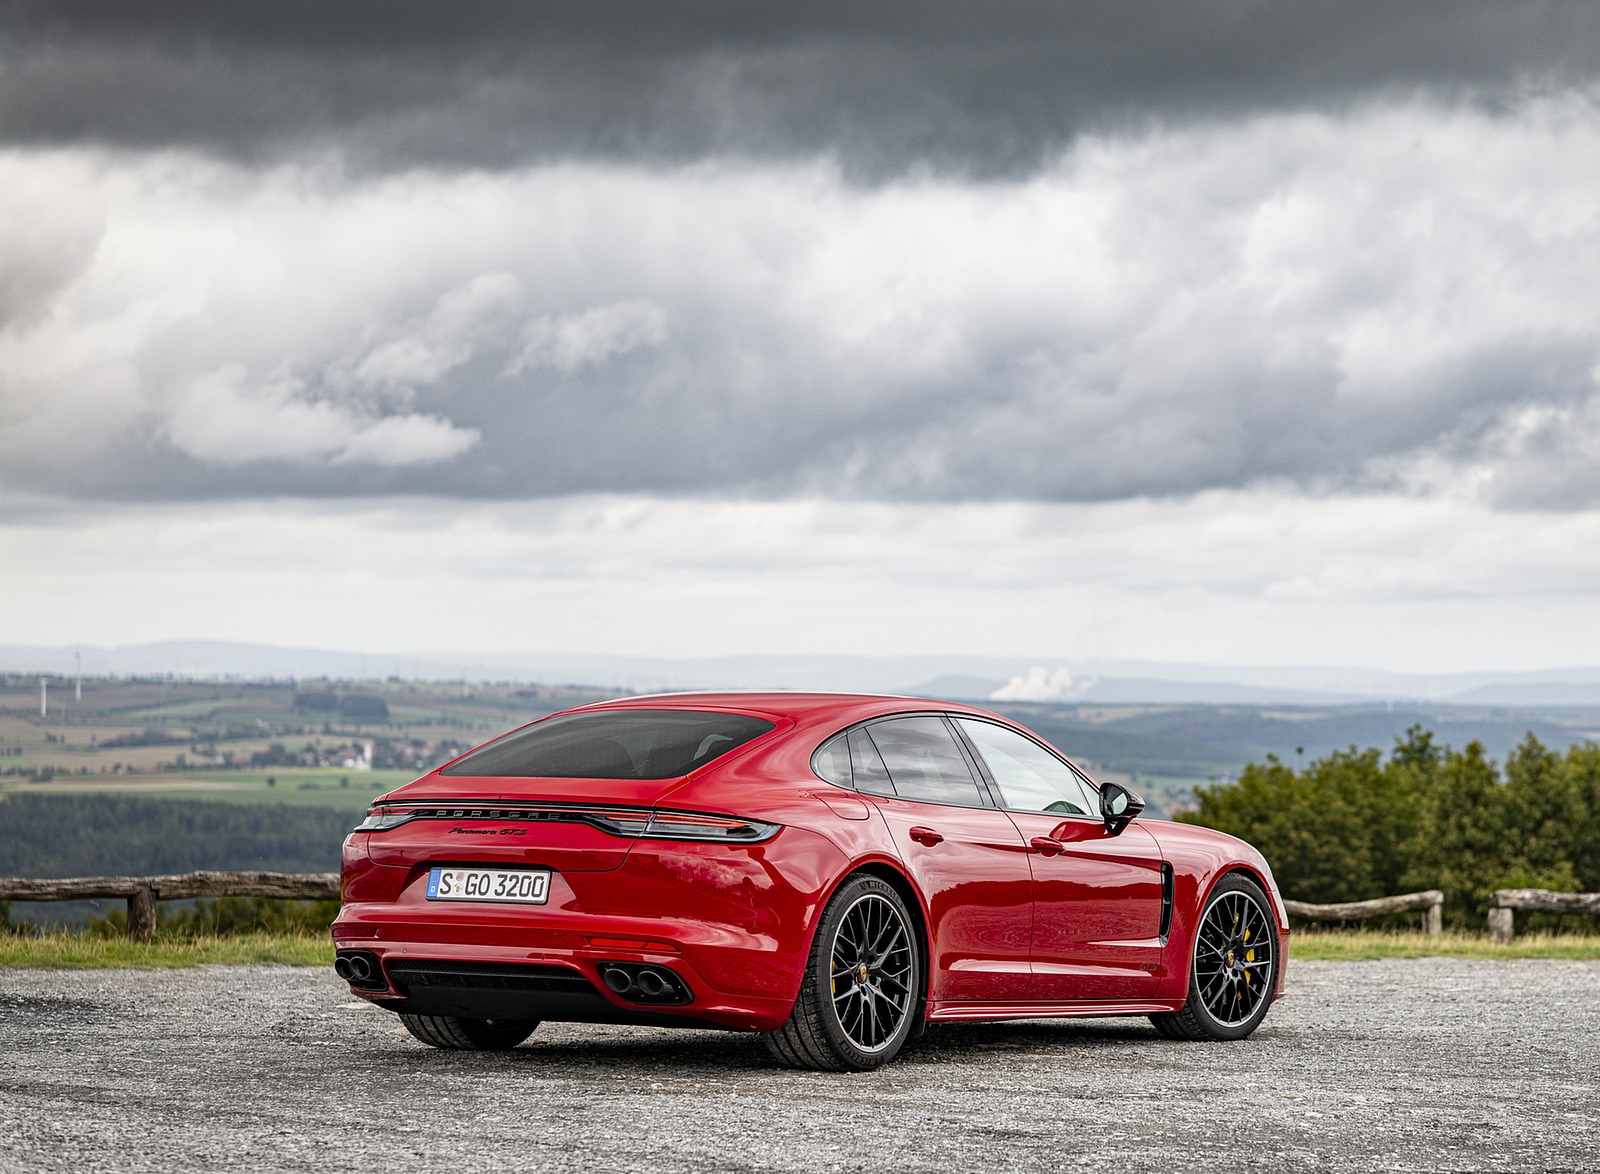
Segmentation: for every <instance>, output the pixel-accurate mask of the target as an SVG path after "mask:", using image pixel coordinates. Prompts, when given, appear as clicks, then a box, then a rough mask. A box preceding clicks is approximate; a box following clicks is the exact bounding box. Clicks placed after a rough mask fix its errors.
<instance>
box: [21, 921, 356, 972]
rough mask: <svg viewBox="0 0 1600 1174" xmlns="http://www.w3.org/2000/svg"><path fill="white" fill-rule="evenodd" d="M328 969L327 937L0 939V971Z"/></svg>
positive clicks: (63, 935)
mask: <svg viewBox="0 0 1600 1174" xmlns="http://www.w3.org/2000/svg"><path fill="white" fill-rule="evenodd" d="M219 962H226V963H234V964H241V963H243V964H252V965H279V966H332V965H333V942H332V941H331V940H330V939H329V938H328V936H327V935H326V934H318V935H316V936H311V935H309V934H272V933H246V934H230V935H228V936H225V937H196V938H165V939H163V938H161V937H157V938H156V940H154V941H151V942H130V941H128V940H127V939H126V938H120V937H100V936H98V935H94V934H82V933H68V932H64V931H60V930H57V931H52V932H50V933H46V934H41V935H40V936H39V937H33V936H31V935H26V936H25V935H22V934H16V935H11V934H0V969H25V970H109V969H134V970H170V969H173V968H176V967H184V966H206V965H210V964H212V963H219Z"/></svg>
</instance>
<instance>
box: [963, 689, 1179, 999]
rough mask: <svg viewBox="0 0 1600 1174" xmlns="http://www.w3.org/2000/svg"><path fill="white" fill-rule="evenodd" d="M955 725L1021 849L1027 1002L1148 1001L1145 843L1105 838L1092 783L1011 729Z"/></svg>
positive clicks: (1153, 866)
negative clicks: (1027, 905) (1027, 924)
mask: <svg viewBox="0 0 1600 1174" xmlns="http://www.w3.org/2000/svg"><path fill="white" fill-rule="evenodd" d="M956 726H957V728H959V729H960V731H961V732H962V734H963V735H964V736H965V737H966V739H967V742H968V744H969V745H970V746H971V747H972V748H973V750H974V751H975V752H976V754H977V757H978V759H979V761H980V762H981V764H982V765H983V767H984V768H985V770H986V771H987V772H988V775H989V782H990V784H991V788H992V789H993V790H994V791H995V792H996V793H997V795H998V797H999V799H1000V801H1001V802H1002V803H1003V804H1004V806H1005V808H1006V812H1007V814H1008V815H1009V816H1010V818H1011V820H1012V822H1013V823H1014V824H1015V825H1016V828H1017V831H1018V833H1019V834H1020V836H1021V837H1022V839H1023V841H1024V842H1025V843H1026V844H1027V845H1028V846H1029V854H1028V861H1029V864H1030V866H1031V871H1032V876H1033V932H1032V935H1031V940H1032V948H1031V950H1030V955H1029V957H1030V961H1031V965H1032V970H1033V981H1032V983H1031V984H1030V985H1029V987H1028V997H1029V998H1030V999H1042V1000H1050V1001H1063V1000H1073V999H1096V1000H1101V999H1138V998H1142V997H1148V995H1149V992H1150V991H1151V990H1152V989H1153V988H1154V986H1155V984H1156V979H1157V974H1158V972H1159V970H1160V964H1161V951H1162V942H1161V917H1162V890H1163V885H1162V867H1161V865H1162V860H1161V849H1160V847H1159V845H1157V843H1156V840H1155V837H1154V836H1152V835H1150V833H1149V832H1147V831H1145V830H1144V829H1143V828H1142V827H1140V826H1139V825H1138V823H1137V822H1135V823H1131V824H1129V825H1128V826H1127V827H1126V828H1125V829H1124V830H1123V831H1122V833H1121V834H1120V835H1116V836H1113V835H1112V834H1111V833H1110V832H1109V831H1108V830H1107V829H1106V826H1105V824H1104V823H1103V822H1102V821H1101V820H1100V819H1099V818H1098V816H1097V815H1096V811H1097V809H1098V792H1097V791H1095V789H1094V787H1093V785H1092V784H1091V783H1089V782H1088V780H1086V779H1084V778H1083V777H1082V776H1081V775H1079V774H1078V773H1077V772H1076V771H1075V770H1073V769H1072V767H1071V766H1070V765H1068V764H1067V763H1065V762H1063V761H1062V760H1061V759H1059V758H1057V757H1056V756H1055V755H1054V754H1052V753H1051V752H1050V751H1049V750H1047V749H1046V748H1045V747H1044V746H1042V745H1040V744H1039V743H1037V742H1035V741H1033V740H1032V739H1030V738H1027V737H1024V736H1023V735H1022V734H1021V733H1019V732H1017V731H1016V730H1013V729H1010V728H1009V727H1006V726H1002V725H1000V724H998V723H996V722H986V721H980V720H977V719H970V718H964V717H963V718H957V719H956Z"/></svg>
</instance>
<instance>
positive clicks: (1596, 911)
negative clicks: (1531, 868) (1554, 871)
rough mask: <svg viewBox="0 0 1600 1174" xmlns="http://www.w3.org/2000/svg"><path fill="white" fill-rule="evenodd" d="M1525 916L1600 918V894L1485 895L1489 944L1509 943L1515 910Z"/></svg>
mask: <svg viewBox="0 0 1600 1174" xmlns="http://www.w3.org/2000/svg"><path fill="white" fill-rule="evenodd" d="M1518 909H1521V910H1523V911H1525V912H1528V913H1587V914H1590V915H1591V916H1597V917H1600V893H1552V892H1551V891H1550V890H1549V889H1496V890H1495V891H1494V892H1492V893H1490V894H1489V940H1490V941H1491V942H1501V943H1505V942H1509V941H1510V940H1511V935H1512V933H1513V932H1515V926H1514V921H1515V919H1516V912H1515V911H1516V910H1518Z"/></svg>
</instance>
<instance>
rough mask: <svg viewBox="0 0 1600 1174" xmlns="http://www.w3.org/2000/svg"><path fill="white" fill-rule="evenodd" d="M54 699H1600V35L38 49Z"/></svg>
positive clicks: (18, 325)
mask: <svg viewBox="0 0 1600 1174" xmlns="http://www.w3.org/2000/svg"><path fill="white" fill-rule="evenodd" d="M0 557H3V558H4V561H5V564H6V572H5V580H4V581H5V583H6V588H5V598H6V602H7V606H6V607H5V608H3V609H0V643H36V644H71V643H77V642H86V643H95V644H126V643H133V642H140V641H145V640H154V639H164V638H199V637H217V638H227V639H237V640H254V641H261V642H269V643H293V644H319V645H325V646H335V647H343V648H354V649H366V650H372V651H399V650H426V649H453V650H459V649H485V650H490V649H562V650H570V651H592V652H613V653H614V652H638V653H642V654H651V655H670V656H693V655H700V654H703V655H723V654H734V653H741V652H797V651H823V652H863V653H874V654H891V653H910V652H919V653H927V652H960V653H1006V654H1010V653H1019V654H1028V655H1034V654H1037V655H1038V656H1039V657H1040V658H1041V659H1042V660H1050V659H1052V658H1054V659H1061V660H1067V659H1072V660H1078V661H1083V660H1092V659H1093V658H1096V657H1144V658H1148V659H1154V660H1164V661H1175V660H1177V661H1181V660H1194V661H1214V662H1229V663H1259V664H1273V663H1312V662H1316V663H1330V664H1363V665H1372V666H1375V667H1383V668H1389V669H1395V670H1402V671H1406V670H1410V671H1420V672H1429V671H1445V670H1455V669H1463V670H1465V669H1497V668H1534V667H1555V666H1559V665H1563V664H1593V663H1600V5H1595V4H1593V3H1590V2H1578V3H1559V2H1555V0H1542V2H1523V3H1519V2H1515V0H1485V2H1482V3H1475V2H1471V0H1462V2H1459V3H1430V2H1415V3H1407V4H1395V3H1393V2H1392V0H1388V2H1384V3H1376V2H1366V0H1337V2H1331V0H1330V2H1327V3H1307V2H1287V3H1285V2H1281V0H1280V2H1273V3H1268V2H1259V3H1258V2H1255V0H1227V2H1223V0H1212V2H1196V0H1183V2H1173V3H1134V2H1129V0H1115V2H1106V3H1074V4H1063V3H1059V2H1043V0H1041V2H1037V3H1032V2H1030V3H989V4H984V5H972V4H954V3H950V4H943V3H928V2H919V3H905V4H887V3H880V4H872V3H859V2H857V3H850V4H843V3H840V4H833V3H808V4H805V5H788V6H776V5H766V4H752V3H748V2H745V0H739V2H726V3H693V4H661V3H657V2H643V3H606V2H604V0H594V2H590V3H586V4H582V5H553V4H529V3H520V2H518V3H513V2H510V0H506V2H496V3H460V2H453V3H449V4H440V3H427V4H416V3H401V2H397V0H380V2H373V3H340V4H335V5H329V4H327V3H304V4H297V3H283V2H275V3H266V2H264V0H262V2H254V0H251V2H246V3H241V4H231V5H217V4H214V3H193V4H186V3H164V4H161V5H127V4H122V3H106V4H79V3H48V4H45V3H39V4H32V3H11V2H7V3H0Z"/></svg>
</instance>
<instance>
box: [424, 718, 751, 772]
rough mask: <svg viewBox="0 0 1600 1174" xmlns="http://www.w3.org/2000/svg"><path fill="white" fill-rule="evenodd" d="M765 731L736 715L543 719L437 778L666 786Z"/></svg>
mask: <svg viewBox="0 0 1600 1174" xmlns="http://www.w3.org/2000/svg"><path fill="white" fill-rule="evenodd" d="M770 729H772V723H771V722H769V721H762V720H761V719H760V718H757V717H745V716H743V715H742V714H736V713H704V712H699V711H695V710H685V709H625V710H606V711H601V712H597V713H572V714H566V715H564V716H562V717H553V718H549V719H548V720H546V721H542V722H538V723H536V724H534V725H531V726H529V727H528V728H527V729H524V730H518V731H517V732H515V733H511V734H507V735H506V736H505V737H504V738H501V739H499V740H498V741H495V742H490V743H489V744H488V745H487V746H485V747H484V748H483V749H481V750H476V751H474V752H473V753H471V754H469V755H467V756H466V757H465V758H463V759H462V760H461V761H460V762H457V763H455V764H453V765H451V766H447V767H445V768H444V770H442V771H440V772H439V773H440V774H446V775H479V776H490V777H495V778H543V779H672V778H677V777H678V776H679V775H686V774H688V773H689V772H690V771H692V770H695V769H697V768H698V767H702V766H704V765H705V764H706V763H708V762H710V761H712V760H713V759H716V758H720V757H721V756H722V755H724V754H726V753H728V751H730V750H733V749H734V748H736V747H739V746H743V745H744V744H745V743H746V742H748V741H750V740H751V739H752V738H757V737H760V736H761V735H762V734H765V733H766V732H767V731H768V730H770Z"/></svg>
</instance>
